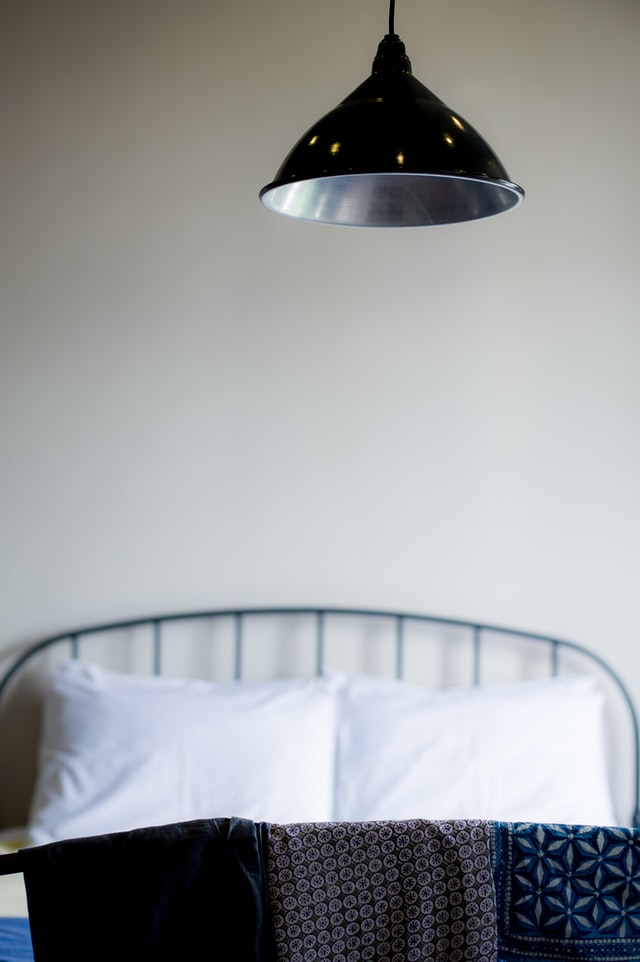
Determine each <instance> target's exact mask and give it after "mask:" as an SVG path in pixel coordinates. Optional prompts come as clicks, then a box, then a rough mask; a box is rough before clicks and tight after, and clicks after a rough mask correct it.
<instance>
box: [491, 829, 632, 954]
mask: <svg viewBox="0 0 640 962" xmlns="http://www.w3.org/2000/svg"><path fill="white" fill-rule="evenodd" d="M493 846H494V851H493V871H494V879H495V887H496V895H497V903H498V904H497V909H498V950H499V954H500V958H501V959H503V960H505V962H523V960H525V962H526V960H529V959H533V960H536V962H537V960H540V959H544V960H551V962H582V960H584V962H631V960H638V959H640V831H638V830H637V829H631V828H613V827H611V828H592V827H584V826H567V825H539V824H531V823H514V824H510V823H495V824H494V830H493Z"/></svg>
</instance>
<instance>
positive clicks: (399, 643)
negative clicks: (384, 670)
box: [396, 615, 405, 680]
mask: <svg viewBox="0 0 640 962" xmlns="http://www.w3.org/2000/svg"><path fill="white" fill-rule="evenodd" d="M404 621H405V619H404V616H403V615H398V617H397V618H396V678H398V679H399V680H401V679H402V678H404Z"/></svg>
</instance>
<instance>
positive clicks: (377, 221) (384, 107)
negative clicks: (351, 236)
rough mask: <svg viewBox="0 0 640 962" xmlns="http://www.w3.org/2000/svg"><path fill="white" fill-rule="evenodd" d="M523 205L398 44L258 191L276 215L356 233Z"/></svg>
mask: <svg viewBox="0 0 640 962" xmlns="http://www.w3.org/2000/svg"><path fill="white" fill-rule="evenodd" d="M523 197H524V191H523V190H522V188H521V187H519V186H518V185H517V184H514V183H512V182H511V181H510V180H509V176H508V174H507V172H506V170H505V169H504V167H503V166H502V164H501V163H500V161H499V160H498V158H497V157H496V155H495V154H494V153H493V151H492V150H491V148H490V147H489V146H488V144H487V143H486V141H485V140H483V138H482V137H481V136H480V135H479V134H478V133H477V131H475V130H474V129H473V127H471V125H470V124H468V123H467V121H466V120H463V119H462V117H460V116H459V115H458V114H456V113H455V112H453V111H452V110H451V109H450V108H449V107H447V106H446V105H445V104H444V103H443V102H442V101H441V100H440V99H439V98H438V97H436V96H435V94H433V93H431V91H430V90H428V89H427V88H426V87H425V86H424V85H423V84H421V83H420V82H419V81H418V80H416V78H415V77H414V76H413V75H412V73H411V64H410V62H409V58H408V57H407V56H406V53H405V49H404V44H403V43H402V41H401V40H400V38H399V37H398V36H397V35H395V34H388V35H387V36H386V37H385V38H384V39H383V40H382V41H381V43H380V45H379V48H378V54H377V56H376V59H375V60H374V64H373V72H372V74H371V76H370V77H369V78H368V79H367V80H365V82H364V83H362V84H360V86H359V87H357V88H356V90H354V91H353V93H351V94H350V95H349V96H348V97H346V98H345V99H344V100H343V101H342V102H341V103H340V104H338V106H337V107H336V108H335V109H334V110H332V111H331V112H330V113H328V114H326V115H325V116H324V117H322V118H321V119H320V120H319V121H318V122H317V123H316V124H314V125H313V127H311V128H310V129H309V130H308V131H307V132H306V133H305V134H304V136H303V137H301V139H300V140H299V141H298V143H297V144H296V145H295V147H294V148H293V150H291V151H290V153H289V154H288V156H287V157H286V159H285V161H284V163H283V164H282V166H281V167H280V169H279V170H278V172H277V174H276V177H275V180H274V181H273V182H272V183H270V184H268V185H267V186H266V187H263V189H262V190H261V191H260V199H261V200H262V203H263V204H265V205H266V206H267V207H268V208H270V209H271V210H273V211H276V212H277V213H280V214H286V215H288V216H290V217H296V218H299V219H302V220H308V221H315V222H317V223H324V224H335V225H339V226H350V227H418V226H428V225H436V224H451V223H455V222H458V221H467V220H475V219H477V218H481V217H488V216H490V215H493V214H499V213H501V212H503V211H506V210H509V209H510V208H512V207H515V206H516V205H517V204H519V203H520V202H521V200H522V199H523Z"/></svg>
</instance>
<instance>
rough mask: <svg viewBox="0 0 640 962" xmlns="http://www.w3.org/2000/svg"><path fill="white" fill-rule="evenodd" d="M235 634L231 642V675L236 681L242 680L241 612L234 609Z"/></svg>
mask: <svg viewBox="0 0 640 962" xmlns="http://www.w3.org/2000/svg"><path fill="white" fill-rule="evenodd" d="M233 620H234V625H235V636H234V642H233V655H234V670H233V676H234V678H235V680H236V681H242V629H243V622H242V614H241V613H240V612H239V611H236V612H235V614H234V616H233Z"/></svg>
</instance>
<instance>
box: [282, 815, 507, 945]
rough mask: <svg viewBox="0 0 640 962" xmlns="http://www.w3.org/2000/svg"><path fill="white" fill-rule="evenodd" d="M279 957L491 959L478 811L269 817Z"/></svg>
mask: <svg viewBox="0 0 640 962" xmlns="http://www.w3.org/2000/svg"><path fill="white" fill-rule="evenodd" d="M267 864H268V871H267V876H268V880H269V897H270V901H271V911H272V916H273V927H274V934H275V940H276V948H277V954H278V959H279V962H321V960H324V959H326V960H330V962H495V960H496V958H497V935H496V932H497V920H496V902H495V889H494V885H493V877H492V871H491V848H490V830H489V826H488V823H486V822H480V821H454V822H427V821H419V820H416V821H405V822H402V821H397V822H342V823H340V822H337V823H326V824H302V823H301V824H296V825H272V827H271V835H270V839H269V842H268V846H267Z"/></svg>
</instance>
